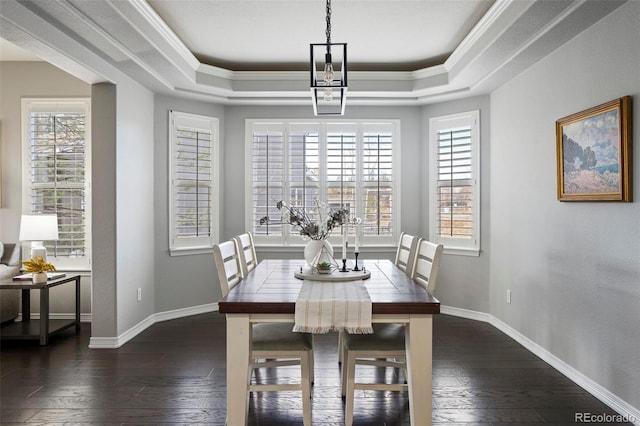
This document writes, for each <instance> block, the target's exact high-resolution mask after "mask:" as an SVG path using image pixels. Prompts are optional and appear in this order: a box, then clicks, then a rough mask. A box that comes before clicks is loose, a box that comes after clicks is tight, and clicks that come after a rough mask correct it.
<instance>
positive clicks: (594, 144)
mask: <svg viewBox="0 0 640 426" xmlns="http://www.w3.org/2000/svg"><path fill="white" fill-rule="evenodd" d="M631 121H632V120H631V96H624V97H622V98H618V99H614V100H612V101H609V102H606V103H604V104H602V105H598V106H595V107H593V108H589V109H587V110H584V111H580V112H578V113H575V114H572V115H570V116H568V117H564V118H561V119H559V120H557V121H556V153H557V171H558V200H560V201H626V202H630V201H632V198H633V197H632V185H631V182H632V176H631V169H632V167H631V166H632V157H631V145H632V142H631V139H632V133H631V132H632V125H631Z"/></svg>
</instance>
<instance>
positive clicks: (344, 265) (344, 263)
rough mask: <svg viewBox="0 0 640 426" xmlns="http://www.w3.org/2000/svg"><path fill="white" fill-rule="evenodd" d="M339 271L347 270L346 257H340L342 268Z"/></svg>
mask: <svg viewBox="0 0 640 426" xmlns="http://www.w3.org/2000/svg"><path fill="white" fill-rule="evenodd" d="M340 272H349V270H348V269H347V259H342V269H340Z"/></svg>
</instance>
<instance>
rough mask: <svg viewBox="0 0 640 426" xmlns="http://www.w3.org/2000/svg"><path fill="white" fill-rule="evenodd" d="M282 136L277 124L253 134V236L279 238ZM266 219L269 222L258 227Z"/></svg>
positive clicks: (280, 233)
mask: <svg viewBox="0 0 640 426" xmlns="http://www.w3.org/2000/svg"><path fill="white" fill-rule="evenodd" d="M284 153H285V151H284V134H283V131H282V128H281V126H279V125H274V126H271V125H264V126H256V128H255V129H254V132H253V143H252V152H251V168H252V172H251V173H252V182H253V187H252V201H253V203H252V205H253V211H252V222H253V224H252V225H253V226H252V227H251V228H252V230H253V233H254V234H255V235H256V236H261V235H262V236H274V235H278V236H282V235H283V233H282V232H283V226H282V224H280V223H278V222H279V221H280V218H281V213H280V211H279V210H278V209H277V208H276V203H277V202H278V201H282V200H284V186H283V183H284V177H285V165H284V162H285V155H284ZM263 217H268V218H269V220H270V221H269V222H267V223H265V224H264V225H261V224H260V219H261V218H263Z"/></svg>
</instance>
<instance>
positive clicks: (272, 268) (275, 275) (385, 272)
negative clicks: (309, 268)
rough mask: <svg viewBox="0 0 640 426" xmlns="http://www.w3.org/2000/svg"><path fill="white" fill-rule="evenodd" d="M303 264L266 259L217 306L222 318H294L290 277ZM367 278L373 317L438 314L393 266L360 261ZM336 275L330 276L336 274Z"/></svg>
mask: <svg viewBox="0 0 640 426" xmlns="http://www.w3.org/2000/svg"><path fill="white" fill-rule="evenodd" d="M301 266H303V267H304V266H306V265H305V262H304V260H301V259H295V260H289V259H287V260H281V259H267V260H263V261H261V262H260V263H259V264H258V266H257V267H256V268H255V269H254V270H253V271H251V272H250V273H249V275H248V276H247V277H246V278H245V279H243V280H242V281H241V282H240V283H239V284H238V285H236V286H235V287H234V288H233V289H231V291H230V292H229V294H228V295H227V296H226V297H224V298H223V299H222V300H220V301H219V302H218V309H219V311H220V313H222V314H246V313H251V314H294V313H295V303H296V299H297V298H298V293H299V292H300V288H301V287H302V280H299V279H297V278H295V276H294V273H295V272H296V271H299V270H300V267H301ZM364 266H365V267H366V268H367V270H368V271H371V278H369V279H367V280H365V281H364V284H365V287H366V288H367V291H368V292H369V296H370V297H371V303H372V306H371V309H372V314H374V315H377V314H379V315H384V314H392V315H397V314H438V313H440V301H439V300H438V299H436V298H435V297H433V296H431V295H430V294H429V293H428V292H427V291H426V290H425V289H424V288H423V287H421V286H420V285H418V284H416V283H415V282H414V281H413V280H412V279H411V278H409V277H407V276H406V274H405V273H404V272H403V271H402V270H400V269H399V268H398V267H397V266H395V265H394V264H393V262H391V261H389V260H386V259H381V260H370V259H365V260H364ZM339 273H340V272H334V274H339Z"/></svg>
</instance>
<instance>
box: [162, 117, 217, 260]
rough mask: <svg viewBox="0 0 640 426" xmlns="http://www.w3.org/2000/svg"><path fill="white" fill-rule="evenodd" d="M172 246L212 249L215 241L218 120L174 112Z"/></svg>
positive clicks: (174, 247) (172, 121) (177, 247)
mask: <svg viewBox="0 0 640 426" xmlns="http://www.w3.org/2000/svg"><path fill="white" fill-rule="evenodd" d="M171 123H172V130H171V131H172V143H171V147H172V158H171V160H172V163H171V165H172V167H171V168H172V170H171V176H172V197H171V246H172V248H173V249H181V248H182V249H186V248H199V247H211V246H212V245H213V240H214V238H213V237H214V235H213V234H214V232H213V230H214V227H213V223H214V211H213V209H214V197H215V195H214V193H215V191H214V183H215V182H214V179H213V174H214V168H213V164H214V143H215V139H216V134H215V130H216V126H215V125H214V124H215V120H214V119H213V118H210V117H201V116H195V115H191V114H184V113H178V112H172V119H171Z"/></svg>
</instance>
